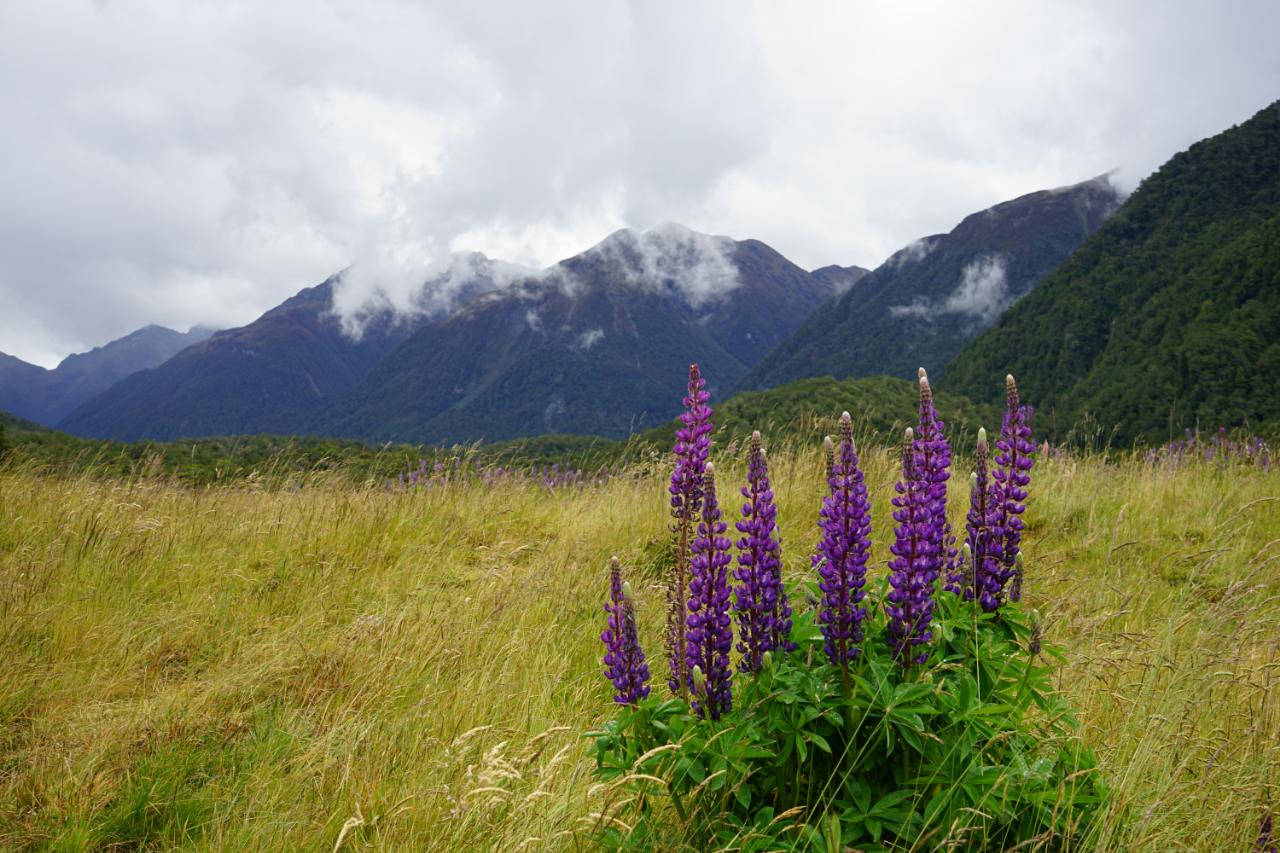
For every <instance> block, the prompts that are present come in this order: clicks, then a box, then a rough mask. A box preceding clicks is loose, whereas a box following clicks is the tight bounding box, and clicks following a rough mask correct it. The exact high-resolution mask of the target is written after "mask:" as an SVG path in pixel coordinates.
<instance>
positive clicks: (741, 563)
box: [734, 432, 795, 672]
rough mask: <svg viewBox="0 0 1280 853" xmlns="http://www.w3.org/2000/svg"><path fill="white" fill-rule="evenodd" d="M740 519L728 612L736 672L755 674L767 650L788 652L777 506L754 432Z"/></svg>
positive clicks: (788, 628)
mask: <svg viewBox="0 0 1280 853" xmlns="http://www.w3.org/2000/svg"><path fill="white" fill-rule="evenodd" d="M742 497H743V498H745V499H746V501H745V502H744V503H743V504H742V520H741V521H739V522H737V524H736V527H737V528H738V532H739V533H741V534H743V536H742V538H741V539H739V540H738V568H737V570H736V571H735V573H734V575H735V577H736V578H737V579H738V584H737V586H736V587H735V588H734V612H735V613H736V615H737V617H738V638H739V640H738V651H739V652H740V653H741V654H742V662H741V663H740V664H739V667H738V668H739V669H740V670H741V671H742V672H759V671H760V668H761V666H762V662H763V657H764V655H766V654H768V653H769V652H770V651H771V650H773V649H784V650H786V651H790V650H791V649H794V648H795V644H794V643H792V642H791V640H790V639H789V638H790V635H791V607H790V605H789V604H788V603H787V592H786V590H785V589H784V588H783V586H782V561H781V559H779V555H780V553H781V550H782V546H781V544H780V543H779V542H778V537H777V520H776V519H777V516H778V508H777V506H775V505H774V502H773V489H772V487H771V486H770V485H769V467H768V462H767V460H766V458H765V453H764V448H763V447H762V446H761V443H760V433H759V432H753V433H751V451H750V455H749V457H748V462H747V484H746V485H745V486H743V487H742Z"/></svg>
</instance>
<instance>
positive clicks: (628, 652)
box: [600, 557, 649, 705]
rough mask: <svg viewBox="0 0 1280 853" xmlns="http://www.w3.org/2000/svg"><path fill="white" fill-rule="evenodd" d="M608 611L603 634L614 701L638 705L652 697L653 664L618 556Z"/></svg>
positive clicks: (611, 576) (613, 566)
mask: <svg viewBox="0 0 1280 853" xmlns="http://www.w3.org/2000/svg"><path fill="white" fill-rule="evenodd" d="M604 612H605V613H606V614H608V627H607V628H606V629H605V631H604V633H603V634H601V635H600V639H601V640H603V641H604V648H605V654H604V665H605V671H604V674H605V677H607V678H608V679H609V680H610V681H612V682H613V688H614V690H615V691H616V693H615V694H614V697H613V701H615V702H617V703H619V704H621V705H634V704H635V703H637V702H639V701H640V700H641V699H643V698H645V697H646V696H648V695H649V665H648V664H647V663H646V662H645V659H644V650H643V649H641V648H640V639H639V637H638V636H637V632H636V611H635V605H634V604H633V603H632V599H631V584H629V583H623V580H622V568H621V566H620V565H619V564H618V558H617V557H614V558H613V559H611V560H610V561H609V602H608V603H607V604H605V606H604Z"/></svg>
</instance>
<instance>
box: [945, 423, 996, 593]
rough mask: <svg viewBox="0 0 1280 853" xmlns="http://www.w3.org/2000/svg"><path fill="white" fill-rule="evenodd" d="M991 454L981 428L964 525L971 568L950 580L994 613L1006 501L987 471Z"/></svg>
mask: <svg viewBox="0 0 1280 853" xmlns="http://www.w3.org/2000/svg"><path fill="white" fill-rule="evenodd" d="M989 454H990V447H989V446H988V445H987V431H986V430H985V429H979V430H978V446H977V453H976V457H977V462H976V465H975V466H974V472H973V476H972V477H971V478H970V484H971V487H970V490H969V514H968V516H967V523H966V525H965V530H966V532H967V534H968V536H967V539H966V541H965V545H966V546H967V552H966V556H967V558H968V561H969V566H968V569H969V571H968V572H964V573H962V574H961V575H960V576H954V577H952V578H951V581H952V583H953V584H955V585H956V586H958V587H960V588H961V592H962V594H963V595H964V597H965V599H966V600H969V601H972V600H973V599H975V598H976V599H977V600H978V602H979V603H980V604H981V606H982V609H983V610H985V611H987V612H988V613H992V612H994V611H996V610H997V609H999V607H1000V600H1001V591H1002V589H1003V587H1004V577H1005V576H1004V564H1003V562H1002V560H1001V548H1002V547H1003V545H1004V530H1003V528H1002V527H1001V519H1002V517H1003V506H1002V503H1003V501H1002V500H1001V495H1000V488H999V486H998V485H997V484H995V483H993V482H992V481H991V477H990V474H989V471H988V455H989Z"/></svg>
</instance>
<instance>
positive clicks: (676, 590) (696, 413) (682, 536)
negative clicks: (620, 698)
mask: <svg viewBox="0 0 1280 853" xmlns="http://www.w3.org/2000/svg"><path fill="white" fill-rule="evenodd" d="M710 399H711V395H710V394H709V393H707V383H706V380H704V379H703V378H702V374H701V373H700V372H699V370H698V365H697V364H691V365H689V388H688V393H687V394H686V395H685V398H684V400H683V403H684V411H683V412H681V413H680V427H679V428H678V429H677V430H676V440H675V446H674V447H673V448H672V454H673V455H674V456H675V468H674V470H673V471H672V472H671V485H670V487H669V488H668V491H669V492H670V495H671V517H672V518H673V519H674V522H673V523H672V526H671V529H672V531H673V532H674V533H675V537H676V560H675V565H674V566H672V568H671V571H670V574H669V576H668V578H667V630H666V635H665V636H666V646H667V661H668V665H669V668H670V674H669V676H668V678H667V685H668V686H669V687H670V688H671V692H672V693H679V694H681V695H685V693H686V691H687V690H688V686H689V684H690V680H691V678H692V673H691V672H690V670H689V667H688V652H687V647H688V642H687V638H686V636H685V630H686V613H685V595H686V592H687V590H688V587H689V573H690V558H691V545H692V543H693V535H694V532H695V528H696V526H697V524H698V519H699V515H700V513H701V510H702V496H703V483H702V480H703V477H704V476H705V474H706V470H707V458H708V457H709V456H710V454H711V430H712V424H711V407H710V406H708V405H707V401H708V400H710Z"/></svg>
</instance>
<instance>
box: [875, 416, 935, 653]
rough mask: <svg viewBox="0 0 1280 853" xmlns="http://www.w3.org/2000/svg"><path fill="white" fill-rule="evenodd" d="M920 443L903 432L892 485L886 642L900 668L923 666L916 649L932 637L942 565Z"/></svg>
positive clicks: (931, 494)
mask: <svg viewBox="0 0 1280 853" xmlns="http://www.w3.org/2000/svg"><path fill="white" fill-rule="evenodd" d="M922 443H923V442H921V440H920V439H918V438H915V437H914V436H913V434H912V430H911V428H910V427H908V428H907V432H906V441H905V443H904V445H903V448H902V479H900V480H899V481H898V482H897V484H896V485H895V486H894V491H896V492H897V496H896V497H894V498H893V506H894V511H893V520H894V521H896V522H897V526H896V527H895V528H894V542H893V545H891V546H890V547H889V550H890V551H891V552H893V555H894V557H893V559H892V560H890V561H889V571H890V574H889V586H890V587H892V589H891V590H890V592H889V594H888V601H887V602H886V603H885V613H886V614H887V616H888V619H889V624H888V629H889V630H888V638H889V644H890V645H891V646H892V647H893V650H894V653H895V654H896V655H897V658H898V661H899V662H900V663H902V665H903V666H910V665H911V664H913V663H924V662H925V660H926V659H927V657H928V653H927V652H926V651H925V650H923V649H922V648H920V647H921V646H923V645H924V644H926V643H928V642H929V641H930V640H932V639H933V634H932V632H931V631H930V630H929V623H930V622H931V620H932V619H933V587H934V584H935V583H936V582H937V580H938V573H939V570H940V568H941V565H942V559H941V551H940V542H941V538H942V537H941V536H940V535H939V533H940V532H941V531H940V523H939V518H938V516H937V514H936V512H935V506H934V498H933V492H932V490H931V486H932V483H931V482H930V479H929V472H928V470H927V469H926V467H925V466H926V461H925V454H924V453H923V452H922V451H920V449H919V448H920V447H921V445H922Z"/></svg>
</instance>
